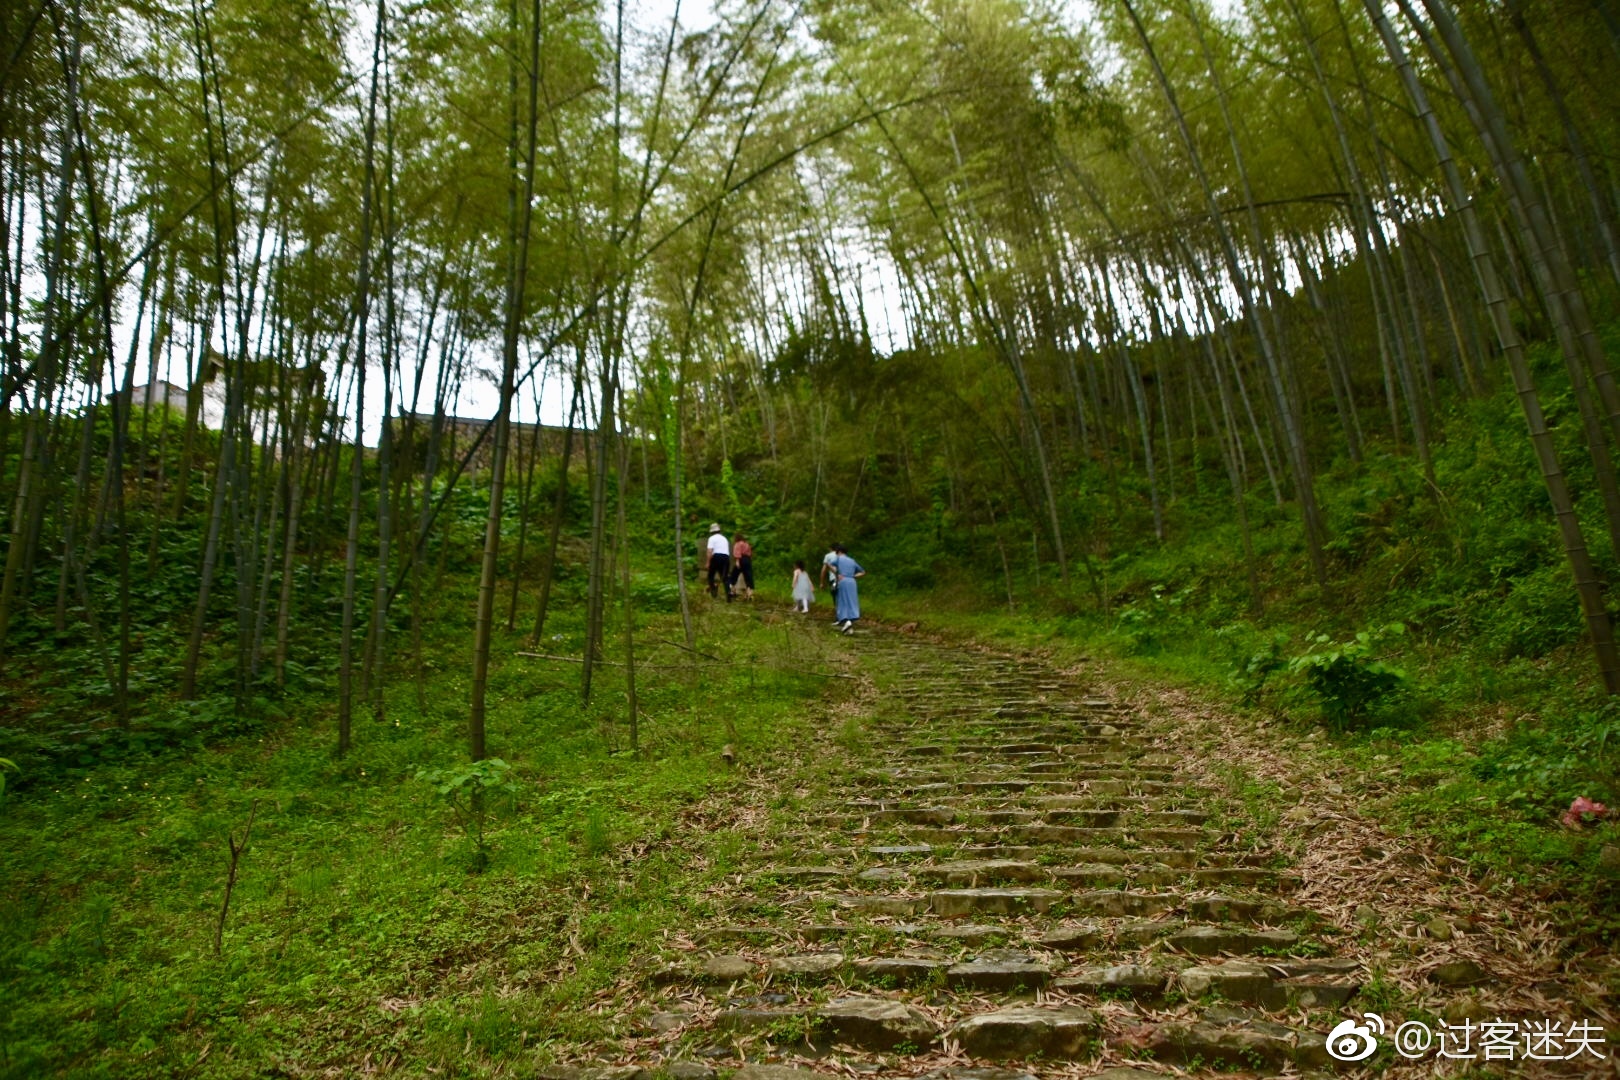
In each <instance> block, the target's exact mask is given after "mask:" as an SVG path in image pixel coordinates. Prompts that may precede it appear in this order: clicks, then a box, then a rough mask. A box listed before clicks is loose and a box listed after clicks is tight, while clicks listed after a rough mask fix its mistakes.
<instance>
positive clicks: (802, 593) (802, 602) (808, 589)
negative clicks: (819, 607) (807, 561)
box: [793, 559, 816, 612]
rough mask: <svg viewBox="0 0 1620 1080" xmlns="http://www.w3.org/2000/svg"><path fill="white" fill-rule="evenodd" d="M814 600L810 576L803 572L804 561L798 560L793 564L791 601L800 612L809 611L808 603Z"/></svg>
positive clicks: (813, 586)
mask: <svg viewBox="0 0 1620 1080" xmlns="http://www.w3.org/2000/svg"><path fill="white" fill-rule="evenodd" d="M815 598H816V588H815V585H814V584H812V583H811V581H810V575H809V574H808V573H806V572H805V569H804V560H803V559H800V560H799V561H798V562H796V563H794V564H793V599H794V601H795V602H796V603H797V604H798V606H799V610H800V611H806V612H807V611H809V610H810V601H812V600H814V599H815Z"/></svg>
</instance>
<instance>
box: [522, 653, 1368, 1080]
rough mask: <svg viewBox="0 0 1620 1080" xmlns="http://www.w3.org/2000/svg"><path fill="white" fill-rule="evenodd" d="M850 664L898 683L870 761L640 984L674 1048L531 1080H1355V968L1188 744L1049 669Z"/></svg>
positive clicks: (872, 726) (1003, 660) (793, 826)
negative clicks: (1055, 1079) (1205, 784)
mask: <svg viewBox="0 0 1620 1080" xmlns="http://www.w3.org/2000/svg"><path fill="white" fill-rule="evenodd" d="M860 648H861V649H862V651H863V654H864V655H863V663H865V664H866V665H867V666H868V668H869V670H871V671H872V672H873V674H874V676H875V677H876V678H877V679H878V680H879V682H880V684H882V685H887V686H889V687H892V690H891V691H890V692H889V693H888V694H886V695H885V696H884V699H883V702H882V706H881V707H880V708H879V709H878V710H877V713H878V716H877V718H876V719H874V720H872V721H871V722H870V723H869V725H868V726H867V728H866V730H865V732H864V737H863V739H862V740H861V742H860V745H859V746H857V748H856V749H854V750H851V751H847V752H845V751H840V753H844V754H845V756H846V757H847V759H848V760H846V761H844V762H842V763H840V767H839V769H837V770H836V771H833V770H829V771H830V772H832V775H834V776H835V777H837V779H836V780H835V781H834V782H833V783H831V784H830V785H829V786H828V787H824V788H822V789H820V790H818V791H816V792H815V794H814V796H813V797H812V798H809V799H804V800H798V801H796V802H795V804H794V805H792V806H791V807H790V809H788V810H787V811H785V817H786V821H785V822H784V823H783V828H782V831H781V832H778V833H775V834H774V836H773V839H772V841H771V842H770V843H769V844H767V845H765V846H764V847H762V849H761V857H760V862H759V865H758V866H757V867H756V868H755V869H753V870H752V871H751V872H750V874H749V875H748V876H747V877H746V878H745V879H744V880H743V881H742V882H740V883H739V888H740V890H741V892H742V895H743V901H742V902H740V903H737V904H734V905H731V906H730V907H728V908H726V913H725V915H724V916H723V918H725V919H727V920H730V921H728V922H725V923H724V924H717V925H711V926H705V927H701V928H695V929H694V931H693V934H692V937H691V941H692V942H693V943H695V945H696V948H695V949H689V950H684V951H680V952H675V951H672V952H671V954H670V955H668V956H665V957H662V958H660V959H659V961H658V962H657V963H656V965H654V966H653V968H652V969H651V970H650V971H649V972H648V973H647V975H646V979H647V984H648V985H649V987H650V990H649V994H650V995H651V999H652V1001H653V1003H654V1004H653V1005H652V1007H651V1011H650V1013H648V1014H647V1015H645V1016H643V1017H641V1018H640V1022H641V1023H642V1024H644V1025H646V1026H647V1027H648V1028H650V1029H651V1030H654V1031H658V1032H663V1033H664V1034H665V1035H666V1038H665V1040H664V1041H663V1042H662V1043H661V1044H659V1045H660V1046H661V1048H662V1049H661V1053H662V1054H663V1055H664V1056H663V1057H661V1059H660V1060H655V1061H648V1062H647V1063H646V1064H645V1065H644V1066H632V1067H629V1071H626V1069H625V1068H620V1069H617V1070H606V1069H596V1070H592V1069H589V1068H584V1069H582V1068H579V1067H575V1068H572V1069H568V1068H558V1069H552V1070H546V1071H543V1075H546V1076H550V1077H552V1078H553V1080H632V1075H631V1074H632V1073H633V1072H635V1071H637V1070H641V1071H647V1072H649V1074H650V1073H651V1072H655V1071H661V1072H663V1073H665V1074H666V1075H670V1076H674V1077H677V1078H680V1080H701V1078H703V1077H706V1076H709V1075H711V1074H713V1073H716V1072H723V1071H725V1070H729V1069H734V1068H740V1069H741V1070H742V1071H740V1072H739V1073H738V1074H737V1075H738V1077H739V1080H810V1078H809V1076H807V1075H806V1070H811V1071H814V1072H821V1071H825V1072H828V1073H833V1072H840V1073H844V1074H846V1075H847V1074H848V1072H850V1071H854V1072H857V1073H862V1074H870V1075H895V1076H901V1075H904V1076H914V1075H918V1074H921V1073H926V1074H928V1075H933V1076H941V1077H951V1078H955V1080H1013V1078H1015V1077H1023V1076H1029V1075H1040V1074H1042V1073H1043V1072H1044V1073H1052V1072H1057V1071H1061V1072H1062V1073H1063V1074H1064V1075H1066V1076H1083V1075H1099V1076H1104V1077H1107V1078H1109V1080H1133V1078H1142V1077H1147V1076H1152V1075H1164V1074H1165V1071H1166V1070H1164V1069H1163V1067H1162V1066H1163V1065H1164V1064H1170V1065H1175V1066H1178V1067H1180V1068H1181V1069H1183V1070H1186V1071H1188V1072H1191V1073H1192V1074H1193V1075H1199V1076H1203V1075H1210V1076H1214V1075H1230V1074H1231V1071H1232V1070H1239V1071H1244V1072H1258V1073H1276V1072H1285V1071H1286V1072H1297V1071H1311V1070H1316V1069H1325V1068H1327V1067H1330V1066H1331V1067H1335V1068H1338V1067H1339V1066H1336V1065H1335V1063H1334V1062H1333V1061H1332V1060H1331V1059H1330V1058H1329V1057H1328V1056H1327V1053H1326V1048H1325V1034H1326V1032H1327V1031H1328V1030H1329V1029H1330V1028H1331V1027H1332V1026H1333V1025H1334V1024H1335V1023H1336V1022H1337V1020H1338V1019H1339V1016H1338V1013H1339V1010H1340V1009H1341V1008H1342V1007H1344V1006H1345V1005H1346V1003H1348V1002H1350V1001H1351V999H1353V998H1354V997H1355V995H1356V994H1357V991H1358V989H1359V987H1360V980H1361V977H1362V975H1363V973H1362V972H1361V971H1360V970H1359V967H1358V964H1357V963H1356V962H1355V961H1354V960H1348V959H1336V958H1334V956H1333V955H1332V954H1333V952H1334V949H1333V947H1332V944H1331V941H1332V935H1331V934H1325V933H1322V932H1321V931H1322V930H1323V929H1324V927H1323V924H1322V922H1321V920H1320V919H1319V918H1318V917H1317V916H1316V915H1314V914H1313V913H1312V912H1311V911H1310V910H1308V909H1307V908H1304V907H1301V906H1298V905H1296V904H1294V903H1293V902H1291V900H1290V896H1291V894H1292V893H1293V892H1294V891H1295V890H1296V888H1297V887H1298V885H1299V879H1298V877H1297V876H1295V875H1294V874H1293V873H1291V872H1290V869H1289V867H1288V865H1287V864H1286V860H1285V859H1283V858H1282V857H1279V856H1277V855H1275V854H1274V853H1273V852H1272V851H1271V850H1269V849H1268V847H1267V845H1266V843H1265V838H1264V837H1261V836H1256V835H1251V833H1250V831H1249V830H1248V829H1247V828H1246V826H1247V825H1248V823H1246V822H1244V821H1243V820H1240V819H1237V818H1235V817H1233V816H1232V813H1231V810H1230V807H1229V806H1228V805H1227V804H1226V803H1225V802H1223V801H1222V800H1220V799H1217V798H1214V797H1213V796H1212V795H1211V794H1210V793H1209V792H1207V791H1203V790H1200V789H1199V787H1198V786H1196V785H1195V784H1194V783H1191V782H1190V781H1189V780H1187V779H1186V778H1184V776H1183V758H1182V754H1181V752H1179V751H1178V749H1177V748H1176V747H1175V746H1174V745H1168V744H1167V743H1166V741H1165V740H1164V739H1162V738H1154V737H1150V736H1149V735H1148V734H1146V733H1145V732H1144V731H1143V730H1142V729H1141V727H1140V726H1139V725H1138V723H1137V722H1136V720H1135V719H1134V718H1133V717H1132V715H1131V714H1130V712H1129V711H1128V710H1126V709H1124V708H1121V707H1120V706H1118V705H1116V704H1114V703H1112V702H1110V701H1106V700H1102V699H1099V698H1096V697H1093V696H1090V694H1089V692H1088V690H1087V688H1086V687H1085V686H1084V685H1083V684H1082V683H1081V682H1080V681H1079V680H1078V679H1074V678H1070V677H1064V676H1060V675H1057V674H1054V673H1053V672H1052V671H1051V670H1050V669H1049V668H1046V667H1043V666H1042V665H1041V664H1039V663H1038V662H1036V661H1034V660H1030V659H1020V658H1009V657H1004V656H998V655H994V654H992V653H988V652H982V651H978V650H972V649H964V648H952V647H948V646H943V645H939V644H935V643H932V642H929V641H925V640H921V639H917V638H914V637H908V636H902V635H897V634H885V633H881V632H879V633H874V634H871V635H869V636H866V637H864V639H863V640H862V641H861V643H860ZM786 1060H798V1061H799V1067H798V1069H797V1070H795V1069H790V1068H787V1067H785V1066H782V1065H780V1064H774V1063H777V1062H782V1061H786ZM596 1073H601V1074H603V1075H601V1076H597V1075H595V1074H596ZM608 1073H613V1074H614V1075H612V1076H608V1075H607V1074H608ZM619 1073H623V1074H624V1075H622V1076H620V1075H617V1074H619Z"/></svg>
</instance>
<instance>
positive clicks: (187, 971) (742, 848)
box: [0, 600, 849, 1080]
mask: <svg viewBox="0 0 1620 1080" xmlns="http://www.w3.org/2000/svg"><path fill="white" fill-rule="evenodd" d="M697 607H698V616H697V618H698V632H699V648H700V649H701V651H702V652H703V653H705V654H707V655H708V656H710V657H714V658H716V659H717V660H718V661H721V662H720V663H716V662H713V661H706V662H705V663H704V665H703V666H701V667H699V668H697V669H695V674H692V673H689V671H690V669H687V668H685V667H684V665H683V664H682V663H681V660H680V658H681V657H682V656H683V655H684V654H683V653H682V652H681V651H680V650H679V649H677V648H674V647H673V646H669V645H666V644H663V642H664V641H671V640H678V639H679V635H680V626H679V622H678V621H677V620H673V619H671V618H670V617H668V616H662V615H661V616H657V617H655V618H654V619H653V620H652V622H651V623H650V625H648V626H647V627H645V628H644V629H643V631H642V634H641V642H640V649H641V658H642V661H643V663H644V664H645V665H646V666H645V667H644V669H643V670H642V672H641V679H640V686H639V689H640V705H641V713H642V721H641V726H640V732H639V734H640V744H641V752H640V753H639V754H632V753H631V752H630V751H629V733H628V730H627V727H626V725H625V708H624V699H623V692H622V686H623V671H622V669H621V668H617V667H608V668H605V669H602V671H600V672H599V673H598V676H597V678H598V683H597V687H598V692H597V694H596V698H595V703H594V704H593V705H592V706H591V707H589V708H584V707H582V706H581V704H580V696H579V690H578V683H579V666H578V665H577V664H569V663H564V662H559V661H544V660H534V659H525V658H521V657H516V656H514V655H513V654H514V652H515V651H516V650H517V649H519V648H521V647H522V645H521V642H520V639H519V637H518V636H517V635H504V636H503V635H497V641H496V648H495V654H496V656H497V657H498V658H504V659H499V660H498V661H497V663H496V665H495V669H494V671H493V672H492V675H491V681H490V693H491V701H492V707H491V712H490V716H489V726H488V739H489V752H490V754H491V755H492V756H495V757H498V758H500V759H501V760H502V761H503V762H505V763H506V764H507V765H508V766H509V768H506V769H499V768H496V769H493V770H490V771H491V773H492V777H493V779H492V780H491V782H490V783H489V784H487V785H486V786H484V791H483V795H482V798H481V799H477V800H472V799H469V800H465V801H464V802H463V803H462V806H461V808H460V809H461V812H458V810H457V807H456V806H454V805H452V803H451V801H450V800H448V799H447V798H446V797H444V796H442V795H441V794H440V790H439V789H440V788H443V787H444V786H445V784H446V783H447V782H449V780H448V779H447V778H453V777H455V776H457V775H460V771H462V770H464V763H465V761H466V749H465V743H466V736H465V723H466V702H467V695H468V682H469V674H470V673H469V671H468V668H469V667H470V664H469V661H468V657H467V655H466V641H467V640H468V638H467V637H466V636H465V635H463V634H461V632H460V629H461V628H458V627H455V626H450V625H446V626H445V627H444V628H443V629H442V631H441V634H440V636H439V637H437V638H435V639H433V640H431V641H429V642H428V647H427V656H428V659H429V666H430V669H431V670H430V675H431V677H430V678H428V679H427V680H426V681H425V684H424V690H423V693H422V696H421V698H420V700H419V699H418V691H417V688H416V686H415V685H414V683H413V680H412V679H411V678H410V676H409V674H408V673H404V672H402V673H397V674H396V675H394V676H393V678H394V679H395V682H394V683H393V684H392V685H391V688H390V691H389V693H388V696H387V708H386V711H385V713H384V715H383V717H382V718H381V719H379V718H377V717H376V716H374V715H372V714H371V713H370V712H369V711H367V712H365V713H364V714H363V715H362V716H360V717H357V719H356V723H355V728H354V748H353V750H352V751H351V752H350V754H349V755H348V756H347V757H346V758H343V759H341V760H339V759H338V758H336V757H335V755H334V753H333V745H334V742H335V723H334V714H333V709H332V707H331V705H330V703H329V702H330V699H329V698H328V697H326V696H325V695H324V694H322V695H320V696H319V697H318V698H317V697H316V695H313V694H312V695H308V696H307V697H304V698H301V697H297V696H291V697H289V699H288V700H287V701H286V703H285V708H286V710H287V714H288V717H287V719H286V720H283V721H280V722H271V723H265V724H262V725H260V726H259V727H258V728H257V729H256V730H254V731H253V732H252V733H250V734H247V735H238V736H235V737H231V738H224V739H218V740H214V741H210V742H208V743H207V744H206V745H203V746H201V747H200V748H195V749H184V748H174V749H171V750H170V751H169V752H168V753H167V754H166V755H165V756H163V757H162V758H161V759H154V758H135V759H129V760H125V761H122V762H112V763H108V762H101V763H98V764H96V765H94V766H93V767H90V768H84V769H78V770H74V769H71V768H67V767H59V768H57V769H56V770H55V771H53V772H51V773H50V774H49V777H48V779H46V780H36V782H35V783H34V784H32V785H30V786H29V787H28V788H26V789H24V790H22V791H17V790H12V791H9V792H8V793H7V794H6V796H5V800H4V802H3V803H0V868H3V870H0V879H3V880H4V881H5V882H6V886H5V888H4V889H3V890H0V894H3V895H0V1077H5V1078H19V1080H20V1078H23V1077H41V1076H63V1077H66V1076H72V1077H75V1078H78V1077H146V1076H169V1075H184V1076H192V1077H240V1076H293V1075H313V1074H324V1073H330V1074H332V1075H338V1074H345V1075H347V1074H350V1073H353V1072H355V1071H357V1070H358V1069H360V1068H361V1066H362V1064H363V1063H364V1062H366V1061H368V1060H369V1061H371V1062H373V1063H375V1064H377V1065H382V1064H386V1063H388V1062H395V1063H396V1064H397V1065H398V1066H399V1067H400V1068H401V1069H402V1070H403V1072H404V1073H405V1074H406V1075H427V1074H428V1073H430V1072H432V1071H435V1070H446V1069H448V1070H450V1071H451V1072H452V1073H453V1074H454V1075H457V1076H499V1075H507V1074H509V1073H510V1072H512V1070H513V1069H514V1068H516V1066H517V1064H518V1063H521V1062H528V1063H532V1062H533V1061H535V1060H536V1059H537V1056H538V1057H539V1058H541V1059H543V1058H545V1057H546V1056H548V1055H550V1054H552V1053H554V1051H553V1050H551V1049H548V1048H549V1047H552V1046H555V1045H557V1044H559V1043H561V1042H571V1041H574V1040H579V1039H585V1038H591V1039H605V1040H609V1041H611V1039H612V1038H613V1037H615V1035H617V1034H621V1033H623V1031H624V1027H625V1023H626V1021H625V1020H624V1019H623V1018H620V1017H615V1016H613V1015H611V1014H606V1013H600V1012H593V1011H591V1010H590V1009H589V1008H588V1006H589V1005H590V1004H591V1002H592V1000H593V998H594V995H596V994H597V993H598V992H600V991H602V990H603V989H605V988H608V987H611V986H613V985H614V984H616V983H617V982H619V981H620V980H621V979H623V978H625V977H626V976H627V974H628V973H629V972H631V971H632V970H634V966H635V965H636V964H638V963H641V962H643V961H646V960H648V959H649V958H651V957H652V956H653V955H654V954H655V953H656V952H657V947H658V945H659V944H660V943H661V942H662V941H663V940H664V936H665V935H666V934H667V933H669V932H673V931H677V930H680V929H681V928H683V927H685V926H688V925H690V923H691V922H692V921H693V920H695V919H697V918H700V917H703V916H705V915H708V914H712V913H711V912H709V911H708V907H709V904H710V901H708V900H707V899H706V894H707V893H708V891H709V887H710V886H712V885H713V884H714V883H716V882H718V881H720V880H722V879H723V878H725V877H726V876H727V875H729V874H735V873H737V872H739V871H740V868H741V867H742V866H743V864H744V860H745V858H746V849H747V842H745V841H739V839H738V834H737V833H735V832H731V831H728V830H727V829H726V828H725V826H726V825H727V824H728V823H729V820H730V818H729V814H730V812H731V810H733V809H734V808H736V806H737V802H738V798H739V797H740V794H739V793H740V792H741V791H742V790H743V784H744V782H745V775H746V774H747V773H748V772H749V771H751V770H753V769H756V768H761V767H770V766H772V765H773V764H780V763H783V762H787V761H794V760H796V759H797V757H798V755H799V754H800V752H801V748H802V747H803V746H805V745H807V739H808V738H809V737H810V733H811V727H812V725H814V724H816V723H817V722H818V720H817V718H818V716H820V715H821V713H822V709H821V707H820V706H817V705H815V704H814V702H815V701H817V700H819V699H821V698H823V697H825V696H827V695H829V694H832V695H836V694H840V693H843V692H846V688H847V686H848V685H849V684H847V683H846V682H844V681H843V680H837V679H822V678H815V677H812V676H809V675H807V674H806V673H807V672H811V671H827V670H830V669H831V666H832V665H833V664H834V663H835V652H836V650H837V649H838V648H839V647H840V646H839V645H838V644H836V643H834V642H833V640H832V638H831V635H827V634H813V633H810V632H808V630H807V628H804V627H802V626H799V625H797V624H794V623H792V622H789V621H787V620H785V619H781V618H779V617H777V616H776V615H774V614H773V613H771V612H770V611H768V610H767V609H766V608H765V606H764V605H760V606H758V607H755V606H752V605H732V606H730V607H727V606H725V605H711V604H709V603H708V602H707V601H706V600H704V601H702V602H700V603H699V604H698V605H697ZM572 618H573V616H571V615H560V616H558V618H557V620H556V622H555V631H554V632H555V635H556V636H555V638H552V634H551V633H548V639H550V640H548V642H547V645H546V651H548V652H554V653H557V654H559V655H565V654H567V653H568V650H569V646H570V643H573V644H574V650H573V652H574V654H575V655H577V642H576V641H575V640H574V639H575V638H576V637H577V635H578V632H579V627H577V626H575V625H573V622H572V621H571V620H572ZM817 629H820V628H817ZM613 640H615V641H616V640H617V639H616V638H615V639H613ZM829 650H832V651H829ZM617 655H618V654H617V652H616V651H615V652H614V653H613V656H614V657H615V658H616V657H617ZM727 743H731V744H732V745H733V746H734V747H735V749H736V752H737V753H738V755H739V758H740V762H739V764H738V766H737V767H736V768H734V769H733V768H728V766H727V765H726V764H725V762H724V761H723V759H722V757H721V754H720V750H721V747H722V746H723V745H725V744H727ZM469 811H470V812H471V813H472V814H476V815H477V819H478V820H477V822H476V828H475V827H474V822H473V820H472V818H471V817H470V816H469ZM250 818H251V819H252V832H251V835H250V837H249V838H248V841H247V846H246V850H245V853H244V854H243V855H242V857H241V861H240V865H239V869H238V876H237V881H236V887H235V891H234V894H233V895H232V897H231V901H230V910H229V914H228V918H227V921H226V923H225V927H224V933H223V937H222V948H221V949H220V951H219V953H218V954H217V955H216V953H215V949H214V935H215V930H216V926H217V924H218V920H219V916H220V908H221V904H222V902H223V898H224V888H225V882H226V877H227V871H228V866H229V861H230V839H229V838H230V837H232V836H233V835H234V837H235V839H236V840H237V841H238V842H240V841H241V840H242V838H243V834H244V831H245V830H246V827H247V825H248V822H249V819H250ZM711 827H712V829H713V831H710V830H711ZM480 831H481V838H482V844H480V835H479V833H480Z"/></svg>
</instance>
